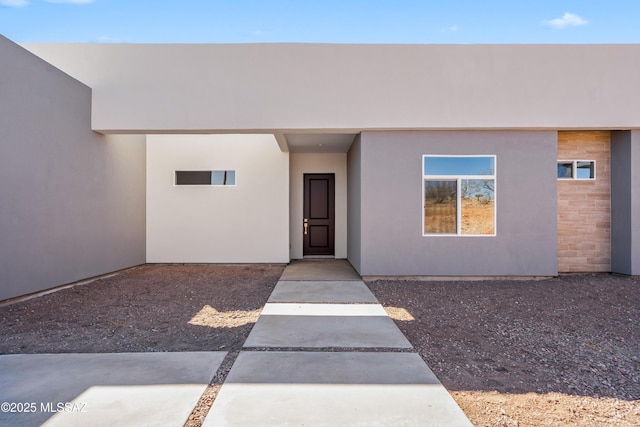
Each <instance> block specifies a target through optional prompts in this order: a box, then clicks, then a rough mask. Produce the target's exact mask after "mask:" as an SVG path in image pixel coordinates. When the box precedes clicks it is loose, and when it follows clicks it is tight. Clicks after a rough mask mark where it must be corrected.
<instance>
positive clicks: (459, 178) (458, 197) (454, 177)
mask: <svg viewBox="0 0 640 427" xmlns="http://www.w3.org/2000/svg"><path fill="white" fill-rule="evenodd" d="M429 157H441V158H442V157H448V158H451V157H460V158H475V157H491V158H492V159H493V174H492V175H462V174H458V175H429V174H426V173H425V172H426V171H425V159H426V158H429ZM497 164H498V163H497V156H496V155H495V154H468V155H467V154H423V155H422V164H421V166H420V167H421V169H422V180H421V187H422V216H421V217H422V221H421V222H422V236H423V237H495V236H496V235H497V231H498V221H497V217H498V191H497V182H498V179H497V175H498V170H497V169H498V168H497ZM463 180H493V233H492V234H462V191H461V189H462V181H463ZM426 181H455V182H456V232H455V233H427V232H426V230H425V222H426V202H425V196H426V195H425V182H426Z"/></svg>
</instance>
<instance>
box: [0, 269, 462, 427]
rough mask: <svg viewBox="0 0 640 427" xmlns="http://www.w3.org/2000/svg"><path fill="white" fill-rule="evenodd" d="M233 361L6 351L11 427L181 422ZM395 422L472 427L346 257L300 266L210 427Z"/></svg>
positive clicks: (286, 280) (5, 417) (2, 421)
mask: <svg viewBox="0 0 640 427" xmlns="http://www.w3.org/2000/svg"><path fill="white" fill-rule="evenodd" d="M323 278H324V280H323ZM225 356H226V353H225V352H184V353H122V354H36V355H30V354H19V355H3V356H0V404H2V410H1V411H0V426H5V425H6V426H27V427H30V426H39V425H44V426H71V427H74V426H102V425H109V426H171V427H174V426H175V427H178V426H182V425H184V423H185V422H186V421H187V419H188V416H189V414H190V413H191V411H192V410H193V408H194V407H195V406H196V404H197V402H198V400H199V398H200V396H201V395H202V393H203V392H204V391H205V389H206V387H207V385H208V384H209V383H210V382H211V380H212V379H213V377H214V375H215V373H216V371H217V370H218V368H219V367H220V365H221V363H222V361H223V359H224V358H225ZM3 402H7V403H3ZM7 404H8V406H7ZM390 425H392V426H465V427H467V426H471V423H470V422H469V421H468V420H467V418H466V417H465V415H464V413H463V412H462V411H461V410H460V408H459V407H458V406H457V405H456V403H455V401H454V400H453V399H452V398H451V396H450V395H449V394H448V393H447V391H446V390H445V389H444V387H443V386H442V385H441V384H440V382H439V381H438V379H437V378H436V377H435V375H434V374H433V373H432V372H431V370H430V369H429V368H428V367H427V365H426V364H425V363H424V362H423V361H422V359H421V358H420V356H419V355H418V354H416V353H415V352H413V351H412V347H411V344H410V343H409V342H408V341H407V339H406V338H405V337H404V335H403V334H402V333H401V332H400V330H399V329H398V327H397V326H396V325H395V323H394V322H393V321H392V320H391V319H390V318H389V317H388V316H387V314H386V312H385V311H384V309H383V308H382V306H381V305H380V304H379V303H378V301H377V300H376V298H375V296H374V295H373V294H372V293H371V291H369V289H368V288H367V286H366V285H365V284H364V283H363V282H362V281H361V280H360V278H359V276H358V275H357V274H356V273H355V271H354V270H353V269H352V268H351V266H350V265H349V264H348V263H347V262H346V261H335V260H323V261H309V262H307V261H305V262H293V263H292V264H291V265H290V266H288V267H287V268H286V269H285V271H284V273H283V275H282V277H281V280H280V281H279V282H278V284H277V285H276V287H275V289H274V291H273V293H272V294H271V296H270V298H269V301H268V302H267V304H266V305H265V307H264V309H263V310H262V313H261V315H260V317H259V319H258V321H257V323H256V324H255V326H254V327H253V329H252V331H251V333H250V334H249V337H248V338H247V340H246V342H245V345H244V351H242V352H240V354H239V356H238V358H237V359H236V361H235V363H234V365H233V367H232V368H231V371H230V372H229V375H228V376H227V379H226V381H225V383H224V384H223V386H222V388H221V390H220V393H219V395H218V397H217V398H216V400H215V402H214V404H213V406H212V408H211V410H210V412H209V414H208V415H207V417H206V419H205V422H204V426H205V427H212V426H239V427H242V426H390Z"/></svg>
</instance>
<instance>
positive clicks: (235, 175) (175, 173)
mask: <svg viewBox="0 0 640 427" xmlns="http://www.w3.org/2000/svg"><path fill="white" fill-rule="evenodd" d="M178 172H209V174H210V177H211V178H210V179H211V183H210V184H178ZM214 172H233V184H214V183H213V173H214ZM173 186H174V187H237V186H238V172H237V170H236V169H179V170H178V169H176V170H174V171H173Z"/></svg>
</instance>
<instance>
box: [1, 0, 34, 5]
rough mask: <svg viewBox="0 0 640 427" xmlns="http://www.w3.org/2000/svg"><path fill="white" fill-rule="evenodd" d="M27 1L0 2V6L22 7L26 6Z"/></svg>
mask: <svg viewBox="0 0 640 427" xmlns="http://www.w3.org/2000/svg"><path fill="white" fill-rule="evenodd" d="M28 4H29V2H28V1H27V0H0V6H7V7H22V6H26V5H28Z"/></svg>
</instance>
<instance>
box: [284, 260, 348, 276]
mask: <svg viewBox="0 0 640 427" xmlns="http://www.w3.org/2000/svg"><path fill="white" fill-rule="evenodd" d="M280 280H283V281H297V280H316V281H320V280H331V281H335V280H361V279H360V276H359V275H358V273H356V272H355V270H354V269H353V267H351V264H349V262H348V261H346V260H343V259H314V260H297V261H291V264H289V265H288V266H287V268H285V270H284V273H282V276H280Z"/></svg>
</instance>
